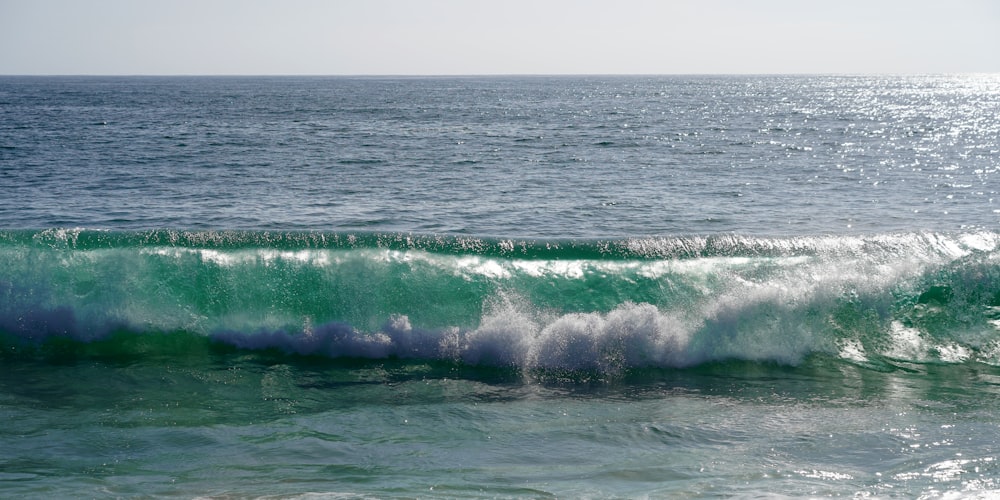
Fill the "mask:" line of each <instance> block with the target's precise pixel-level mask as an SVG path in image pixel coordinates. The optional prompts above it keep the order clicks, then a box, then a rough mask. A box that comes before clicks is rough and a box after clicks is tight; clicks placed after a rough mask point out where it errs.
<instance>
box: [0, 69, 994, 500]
mask: <svg viewBox="0 0 1000 500" xmlns="http://www.w3.org/2000/svg"><path fill="white" fill-rule="evenodd" d="M998 170H1000V78H998V77H997V76H996V75H932V76H905V77H904V76H759V77H757V76H731V77H709V76H701V77H693V76H692V77H681V76H676V77H600V76H593V77H465V78H444V77H439V78H406V77H392V78H388V77H386V78H375V77H367V78H346V77H338V78H320V77H313V78H293V77H281V78H264V77H239V78H236V77H232V78H209V77H174V78H141V77H127V78H111V77H108V78H98V77H2V78H0V348H2V352H0V419H2V422H3V423H2V424H0V494H2V496H5V497H24V496H27V497H63V498H79V497H95V498H117V497H122V498H127V497H181V498H194V497H209V498H244V497H268V498H327V497H329V498H369V497H371V498H386V497H389V498H425V497H426V498H469V497H483V498H498V497H499V498H507V497H570V498H609V497H617V498H633V497H656V498H660V497H761V496H777V497H782V496H787V497H802V496H807V497H809V496H874V497H899V498H911V497H927V498H935V497H949V498H951V497H987V496H990V495H993V494H997V492H998V491H1000V463H998V462H997V459H998V457H1000V423H998V422H1000V227H998V222H1000V184H998V176H1000V171H998Z"/></svg>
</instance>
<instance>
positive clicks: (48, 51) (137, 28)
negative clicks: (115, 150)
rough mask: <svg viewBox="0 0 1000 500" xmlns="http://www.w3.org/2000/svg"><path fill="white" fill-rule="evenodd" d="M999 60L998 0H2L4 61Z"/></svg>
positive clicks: (918, 66) (165, 67)
mask: <svg viewBox="0 0 1000 500" xmlns="http://www.w3.org/2000/svg"><path fill="white" fill-rule="evenodd" d="M941 72H1000V1H997V0H939V1H930V0H827V1H819V0H815V1H812V0H674V1H672V0H606V1H591V0H506V1H499V0H493V1H478V0H274V1H263V0H0V74H250V75H261V74H329V75H357V74H366V75H367V74H413V75H442V74H565V73H576V74H606V73H625V74H676V73H941Z"/></svg>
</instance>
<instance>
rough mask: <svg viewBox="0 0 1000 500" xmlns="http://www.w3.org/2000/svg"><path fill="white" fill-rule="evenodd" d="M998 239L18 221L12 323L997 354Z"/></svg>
mask: <svg viewBox="0 0 1000 500" xmlns="http://www.w3.org/2000/svg"><path fill="white" fill-rule="evenodd" d="M998 245H1000V235H998V234H995V233H975V234H934V233H907V234H889V235H873V236H869V237H813V238H799V239H767V238H743V237H737V236H726V237H715V238H697V237H691V238H646V239H628V240H609V241H597V240H534V241H513V240H503V239H488V238H485V239H484V238H462V237H432V236H414V235H404V234H354V235H352V234H342V233H266V232H221V233H216V232H176V231H151V232H135V233H110V232H101V231H86V230H47V231H6V232H0V300H2V305H0V331H2V332H3V336H4V338H5V339H6V340H4V342H5V343H6V344H7V345H9V346H19V348H20V349H22V350H23V349H24V346H31V345H39V344H44V343H45V342H51V341H52V339H72V340H73V341H75V342H78V343H81V344H88V343H89V344H95V343H98V342H105V341H106V339H107V338H108V337H109V336H114V335H119V336H120V334H121V332H131V333H132V334H145V333H165V334H170V335H174V336H177V338H181V337H183V338H189V339H210V340H211V341H212V342H221V343H227V344H232V345H235V346H237V347H241V348H278V349H282V350H285V351H289V352H292V353H297V354H311V355H312V354H314V355H323V356H330V357H367V358H384V357H402V358H407V357H412V358H421V359H424V358H426V359H442V360H449V361H457V362H461V363H468V364H473V365H502V366H508V365H511V366H515V367H521V368H545V369H547V368H552V369H570V370H598V371H605V372H606V371H615V370H622V369H630V368H637V367H669V366H690V365H695V364H699V363H703V362H706V361H717V360H726V359H739V360H749V361H777V362H781V363H797V362H799V361H801V360H802V359H803V358H804V357H806V356H810V355H814V354H822V355H830V356H835V357H839V358H842V359H844V360H847V361H850V362H856V363H862V364H878V363H882V362H886V360H889V361H892V360H902V361H908V362H967V361H971V362H987V363H997V362H998V355H1000V347H998V342H997V337H998V335H997V333H998V326H997V325H998V322H997V321H998V318H1000V265H998V261H997V258H998ZM198 342H200V341H198ZM95 345H96V344H95ZM91 347H92V346H91Z"/></svg>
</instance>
